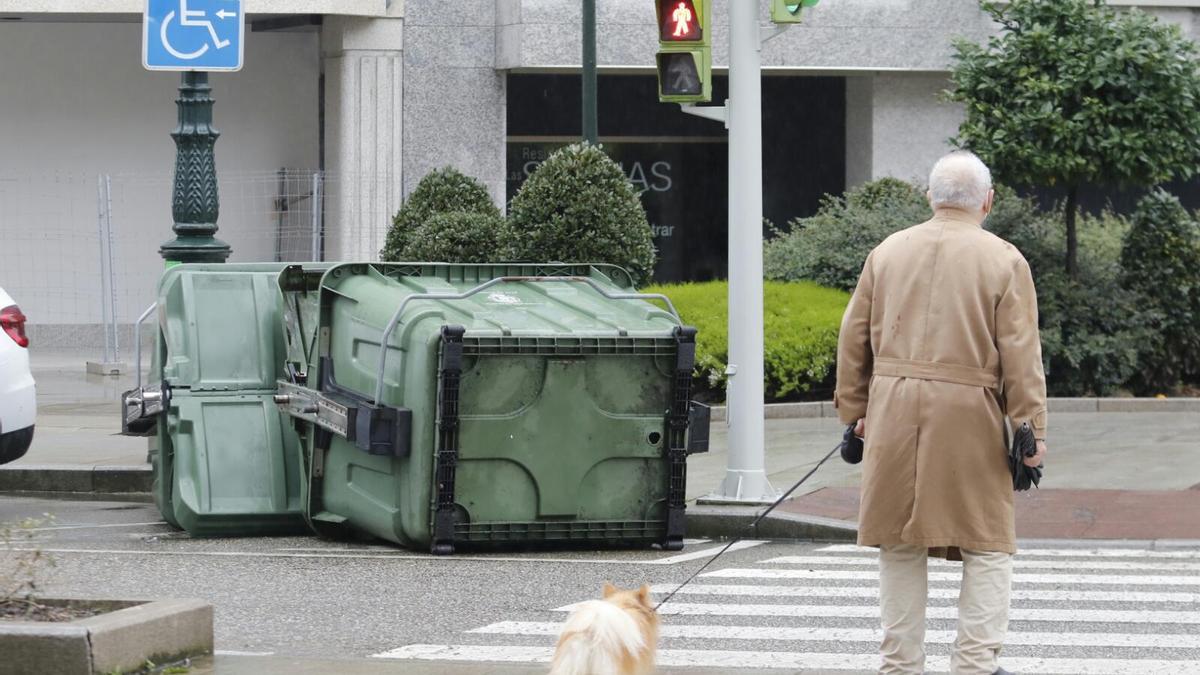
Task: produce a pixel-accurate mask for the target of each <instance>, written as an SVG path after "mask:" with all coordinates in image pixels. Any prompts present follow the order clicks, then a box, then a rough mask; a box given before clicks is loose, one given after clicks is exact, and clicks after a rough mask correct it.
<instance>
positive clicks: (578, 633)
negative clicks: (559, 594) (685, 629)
mask: <svg viewBox="0 0 1200 675" xmlns="http://www.w3.org/2000/svg"><path fill="white" fill-rule="evenodd" d="M602 597H603V598H604V599H603V600H588V601H587V602H581V603H579V606H578V607H576V608H575V611H573V612H571V615H570V616H568V617H567V623H566V625H564V626H563V630H562V634H561V635H559V637H558V647H557V648H556V649H555V650H554V660H552V661H551V662H550V675H649V674H650V673H653V672H654V652H655V649H656V648H657V647H658V614H656V613H655V611H654V606H653V605H652V604H650V587H649V586H645V585H643V586H642V587H641V588H639V589H638V590H636V591H622V590H618V589H617V588H616V587H615V586H613V585H612V584H604V592H603V596H602Z"/></svg>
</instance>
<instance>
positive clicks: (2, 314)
mask: <svg viewBox="0 0 1200 675" xmlns="http://www.w3.org/2000/svg"><path fill="white" fill-rule="evenodd" d="M0 328H2V329H4V332H5V333H8V337H10V338H12V339H13V342H16V343H17V346H18V347H28V346H29V338H28V337H26V335H25V315H24V314H22V313H21V308H20V307H17V306H16V305H9V306H8V307H5V308H4V309H0Z"/></svg>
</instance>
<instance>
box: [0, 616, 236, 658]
mask: <svg viewBox="0 0 1200 675" xmlns="http://www.w3.org/2000/svg"><path fill="white" fill-rule="evenodd" d="M46 602H48V603H49V602H53V603H54V604H75V603H82V604H86V605H91V606H99V608H100V609H102V610H103V611H104V613H103V614H98V615H96V616H92V617H88V618H85V619H76V620H74V621H69V622H65V623H45V622H34V621H0V653H3V654H4V655H5V662H7V663H10V664H13V663H15V664H20V666H21V668H22V669H23V670H21V672H30V673H62V674H63V675H92V673H109V672H125V671H132V670H137V669H138V668H140V667H141V666H142V665H143V664H144V663H145V662H146V661H147V660H151V661H155V662H158V663H164V662H167V663H169V662H171V661H175V660H178V659H181V658H184V657H188V656H195V655H201V654H211V653H212V651H213V608H212V605H210V604H208V603H206V602H202V601H200V600H157V601H122V600H48V601H46ZM4 672H8V671H7V670H5V671H4Z"/></svg>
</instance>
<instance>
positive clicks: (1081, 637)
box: [467, 621, 1200, 649]
mask: <svg viewBox="0 0 1200 675" xmlns="http://www.w3.org/2000/svg"><path fill="white" fill-rule="evenodd" d="M560 630H562V624H561V623H558V622H556V621H501V622H499V623H493V624H490V625H487V626H483V627H482V628H475V629H473V630H469V631H467V632H468V633H490V634H496V635H553V636H555V637H557V636H558V633H559V631H560ZM661 633H662V637H664V638H703V639H715V640H784V641H791V642H868V643H870V644H878V643H879V641H880V640H881V639H882V638H883V633H882V631H880V630H879V629H877V628H826V627H824V626H815V627H806V628H779V627H775V628H763V627H762V626H712V625H682V626H678V625H666V626H663V627H662V631H661ZM955 637H956V633H955V631H952V630H931V631H927V632H926V633H925V641H926V642H928V643H933V644H947V645H948V644H951V643H953V642H954V638H955ZM1004 643H1005V644H1007V645H1012V646H1016V645H1030V646H1034V647H1038V646H1041V645H1043V644H1045V643H1046V636H1045V634H1043V633H1009V634H1008V637H1006V638H1005V640H1004ZM1054 643H1055V644H1057V645H1060V646H1072V647H1101V646H1108V647H1151V648H1155V647H1157V648H1177V649H1200V636H1197V635H1153V634H1151V635H1142V634H1137V633H1134V634H1126V633H1055V634H1054Z"/></svg>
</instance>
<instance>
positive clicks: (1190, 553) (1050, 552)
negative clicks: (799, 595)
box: [817, 544, 1200, 560]
mask: <svg viewBox="0 0 1200 675" xmlns="http://www.w3.org/2000/svg"><path fill="white" fill-rule="evenodd" d="M817 552H818V553H871V554H877V553H879V549H877V548H873V547H871V546H855V545H854V544H831V545H829V546H822V547H821V548H818V549H817ZM1017 555H1018V556H1019V557H1020V558H1022V559H1024V558H1184V559H1194V560H1200V549H1179V550H1167V551H1147V550H1144V549H1137V548H1053V549H1050V548H1022V549H1020V550H1019V551H1018V552H1017Z"/></svg>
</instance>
